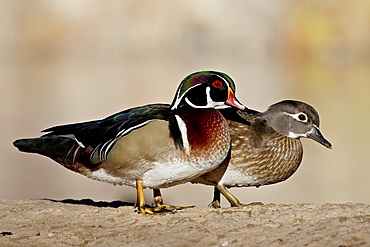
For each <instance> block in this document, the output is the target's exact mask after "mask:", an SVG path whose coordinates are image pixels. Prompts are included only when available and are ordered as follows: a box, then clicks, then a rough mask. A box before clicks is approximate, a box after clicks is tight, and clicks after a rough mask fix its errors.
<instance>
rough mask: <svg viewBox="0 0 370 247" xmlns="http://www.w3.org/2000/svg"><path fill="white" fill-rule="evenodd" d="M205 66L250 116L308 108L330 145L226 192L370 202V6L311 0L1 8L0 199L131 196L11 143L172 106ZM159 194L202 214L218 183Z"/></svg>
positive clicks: (13, 2) (271, 198)
mask: <svg viewBox="0 0 370 247" xmlns="http://www.w3.org/2000/svg"><path fill="white" fill-rule="evenodd" d="M208 69H212V70H219V71H223V72H226V73H227V74H229V75H230V76H231V77H232V78H233V79H234V80H235V82H236V84H237V95H238V98H239V99H240V100H241V101H242V102H243V103H244V104H245V105H247V106H249V107H250V108H253V109H257V110H261V111H262V110H265V109H266V108H267V106H268V105H270V104H272V103H275V102H277V101H280V100H282V99H299V100H302V101H305V102H307V103H310V104H311V105H313V106H314V107H315V108H316V109H317V110H318V112H319V113H320V116H321V130H322V133H323V134H324V135H325V137H326V138H327V139H328V140H329V141H331V142H332V144H333V149H332V150H328V149H326V148H324V147H323V146H321V145H319V144H317V143H314V142H313V141H311V140H303V144H304V160H303V162H302V164H301V167H300V168H299V169H298V171H297V172H296V173H295V174H294V175H293V177H291V178H290V179H288V180H287V181H285V182H283V183H280V184H276V185H270V186H265V187H262V188H259V189H256V188H242V189H232V190H231V191H232V192H233V193H235V195H237V196H238V197H239V198H240V200H241V201H242V202H245V203H248V202H252V201H262V202H265V203H268V202H273V203H299V202H364V203H370V193H369V192H370V128H369V126H370V100H369V97H370V1H318V0H317V1H314V0H307V1H293V0H284V1H275V0H269V1H260V0H252V1H243V0H233V1H226V0H224V1H221V0H212V1H211V0H209V1H205V0H191V1H188V0H186V1H185V0H183V1H163V0H162V1H149V0H147V1H99V0H91V1H87V0H83V1H82V0H77V1H76V0H58V1H48V0H44V1H26V0H24V1H19V0H9V1H4V0H2V1H0V86H1V88H0V89H1V91H0V92H1V104H0V118H1V125H0V126H1V128H0V141H1V142H0V155H1V156H0V157H1V160H0V168H1V169H0V198H9V199H19V198H51V199H67V198H72V199H82V198H92V199H94V200H104V201H112V200H123V201H128V202H134V201H135V191H134V189H132V188H129V187H119V186H118V187H117V186H112V185H110V184H105V183H102V182H98V181H93V180H90V179H88V178H85V177H83V176H81V175H79V174H76V173H73V172H71V171H68V170H67V169H65V168H63V167H62V166H60V165H59V164H57V163H55V162H53V161H52V160H50V159H48V158H45V157H42V156H39V155H32V154H25V153H20V152H18V151H17V150H16V149H15V148H14V147H13V146H12V141H13V140H15V139H17V138H22V137H36V136H38V135H40V132H39V131H40V130H42V129H45V128H48V127H51V126H54V125H59V124H66V123H72V122H80V121H87V120H93V119H99V118H103V117H105V116H108V115H110V114H113V113H115V112H118V111H121V110H124V109H127V108H130V107H133V106H138V105H145V104H149V103H156V102H168V103H170V102H171V101H172V97H173V95H174V93H175V90H176V88H177V86H178V84H179V82H180V81H181V80H182V79H183V77H185V76H186V75H187V74H189V73H192V72H194V71H199V70H208ZM163 195H164V198H165V201H166V202H168V203H173V204H180V205H181V204H182V205H192V204H195V205H197V206H206V205H207V204H208V203H209V202H210V200H211V198H212V188H211V187H208V186H204V185H191V184H185V185H180V186H176V187H172V188H169V189H164V190H163ZM150 198H151V192H150V191H148V192H147V200H148V201H149V200H150ZM223 201H224V203H223V205H224V206H227V205H228V204H227V203H226V202H225V200H223Z"/></svg>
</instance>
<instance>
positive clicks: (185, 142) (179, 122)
mask: <svg viewBox="0 0 370 247" xmlns="http://www.w3.org/2000/svg"><path fill="white" fill-rule="evenodd" d="M175 117H176V121H177V125H178V126H179V129H180V133H181V139H182V144H183V145H184V149H185V153H186V154H190V144H189V140H188V129H187V128H186V124H185V122H184V121H183V120H182V119H181V117H180V116H179V115H175Z"/></svg>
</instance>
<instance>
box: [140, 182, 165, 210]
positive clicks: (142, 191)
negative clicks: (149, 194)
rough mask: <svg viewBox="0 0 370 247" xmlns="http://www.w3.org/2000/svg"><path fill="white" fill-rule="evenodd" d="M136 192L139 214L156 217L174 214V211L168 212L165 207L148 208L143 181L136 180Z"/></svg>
mask: <svg viewBox="0 0 370 247" xmlns="http://www.w3.org/2000/svg"><path fill="white" fill-rule="evenodd" d="M136 191H137V199H136V204H135V207H137V209H138V210H139V212H140V213H142V214H143V215H155V214H163V213H168V212H172V210H168V209H167V208H164V207H146V205H145V199H144V188H143V180H141V179H137V180H136Z"/></svg>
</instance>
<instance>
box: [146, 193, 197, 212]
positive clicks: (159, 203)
mask: <svg viewBox="0 0 370 247" xmlns="http://www.w3.org/2000/svg"><path fill="white" fill-rule="evenodd" d="M153 197H154V198H153V201H152V204H151V205H152V206H156V207H160V208H166V209H168V210H181V209H184V208H192V207H194V206H185V207H180V206H173V205H170V204H165V203H163V197H162V194H161V191H160V189H153Z"/></svg>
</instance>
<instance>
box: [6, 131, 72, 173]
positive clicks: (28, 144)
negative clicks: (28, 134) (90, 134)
mask: <svg viewBox="0 0 370 247" xmlns="http://www.w3.org/2000/svg"><path fill="white" fill-rule="evenodd" d="M13 145H14V146H15V147H17V148H18V149H19V151H22V152H27V153H37V154H41V155H44V156H47V157H49V158H51V159H53V160H55V161H56V162H58V163H60V164H62V165H63V166H65V167H66V168H69V167H68V166H70V165H72V164H73V163H75V159H76V155H77V153H76V151H77V149H78V148H79V145H78V143H77V142H76V141H75V140H73V139H70V138H65V137H58V136H42V137H40V138H31V139H19V140H16V141H14V142H13Z"/></svg>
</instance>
